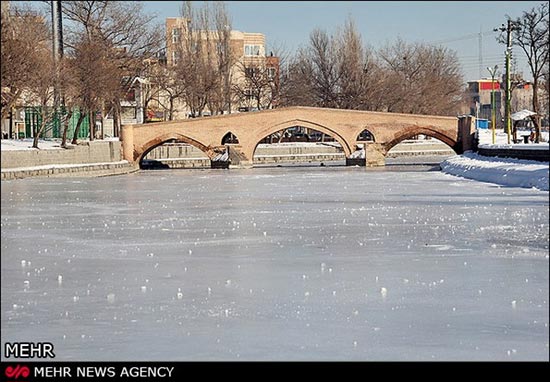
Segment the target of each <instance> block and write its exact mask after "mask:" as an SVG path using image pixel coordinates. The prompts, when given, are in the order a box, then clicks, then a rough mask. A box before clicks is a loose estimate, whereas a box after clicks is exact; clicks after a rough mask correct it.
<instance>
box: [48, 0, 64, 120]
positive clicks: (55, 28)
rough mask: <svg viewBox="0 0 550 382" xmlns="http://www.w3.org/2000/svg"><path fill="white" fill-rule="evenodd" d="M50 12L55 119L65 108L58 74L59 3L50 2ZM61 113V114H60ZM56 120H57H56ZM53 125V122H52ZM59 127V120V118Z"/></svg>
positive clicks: (60, 41)
mask: <svg viewBox="0 0 550 382" xmlns="http://www.w3.org/2000/svg"><path fill="white" fill-rule="evenodd" d="M51 11H52V32H53V36H52V44H53V62H54V70H55V82H54V113H55V114H56V117H59V116H60V114H63V112H64V111H63V110H62V108H63V107H64V106H65V105H64V104H65V102H64V99H63V92H62V91H61V84H60V82H61V78H60V74H59V67H60V63H61V59H62V58H63V25H62V21H61V1H60V0H52V1H51ZM60 112H61V113H60ZM56 119H57V118H56ZM54 123H55V122H54ZM59 123H60V125H61V118H59Z"/></svg>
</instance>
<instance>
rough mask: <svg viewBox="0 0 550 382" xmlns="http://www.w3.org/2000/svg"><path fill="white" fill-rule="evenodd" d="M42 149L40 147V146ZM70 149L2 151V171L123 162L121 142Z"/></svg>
mask: <svg viewBox="0 0 550 382" xmlns="http://www.w3.org/2000/svg"><path fill="white" fill-rule="evenodd" d="M39 147H40V146H39ZM69 147H70V148H68V149H52V150H37V149H33V150H6V151H2V152H1V154H2V157H1V160H2V162H1V163H2V169H3V170H4V169H10V168H18V167H36V166H45V165H53V164H89V163H105V162H119V161H121V160H122V155H121V143H120V141H93V142H83V143H80V144H78V145H77V146H69Z"/></svg>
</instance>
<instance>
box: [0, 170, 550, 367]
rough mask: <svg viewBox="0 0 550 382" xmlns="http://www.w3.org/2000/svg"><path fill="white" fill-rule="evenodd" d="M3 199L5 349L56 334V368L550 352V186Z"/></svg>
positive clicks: (393, 184) (178, 182)
mask: <svg viewBox="0 0 550 382" xmlns="http://www.w3.org/2000/svg"><path fill="white" fill-rule="evenodd" d="M1 191H2V218H1V228H2V230H1V245H2V262H1V268H2V269H1V272H2V278H1V280H2V281H1V283H2V302H1V306H2V327H1V329H2V342H3V343H2V346H3V344H4V342H7V341H10V342H11V341H33V342H38V341H50V342H52V343H53V344H54V346H55V350H54V351H55V354H56V361H57V360H59V361H69V360H90V361H95V360H106V361H108V360H137V361H140V360H367V361H368V360H412V361H415V360H505V361H507V360H546V361H547V360H548V358H549V348H548V336H549V331H548V293H549V288H548V285H549V278H548V261H549V260H548V240H549V235H548V218H549V210H548V204H549V203H548V192H543V191H539V190H536V189H522V188H509V187H508V188H505V187H499V186H496V185H494V184H489V183H481V182H473V181H470V180H464V179H462V178H457V177H451V176H449V175H446V174H442V173H440V172H434V171H429V172H416V171H384V170H376V171H370V170H366V169H365V168H359V167H352V168H346V167H339V168H336V167H324V168H313V167H309V168H300V167H290V168H261V169H252V170H231V171H229V172H227V171H216V170H179V171H178V170H164V171H150V172H140V173H136V174H131V175H127V176H118V177H106V178H79V179H78V180H72V179H65V178H29V179H22V180H17V181H7V182H4V181H3V182H2V183H1ZM151 255H152V256H151ZM58 276H62V283H58ZM304 276H305V277H304ZM526 280H528V282H527V281H526ZM25 281H28V283H26V282H25ZM142 287H145V288H144V289H143V288H142ZM142 290H144V291H142ZM144 292H145V293H144Z"/></svg>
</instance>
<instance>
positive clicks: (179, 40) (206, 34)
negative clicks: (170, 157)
mask: <svg viewBox="0 0 550 382" xmlns="http://www.w3.org/2000/svg"><path fill="white" fill-rule="evenodd" d="M188 23H189V20H188V19H186V18H183V17H169V18H167V19H166V65H167V68H173V67H175V66H177V65H178V63H179V62H180V60H182V55H183V54H185V53H184V52H185V50H184V49H182V45H183V44H185V43H186V38H189V36H190V34H189V32H188V29H187V28H188ZM191 36H194V37H193V38H195V39H200V42H201V43H202V44H201V45H202V49H203V50H205V54H208V52H206V50H208V49H210V50H211V52H210V54H211V57H214V58H213V59H216V51H217V49H219V44H221V42H220V40H221V38H222V37H219V36H220V33H219V32H217V31H204V30H201V31H195V32H193V34H191ZM227 36H228V41H229V49H228V51H229V52H230V58H229V59H228V62H229V66H230V67H229V72H228V76H227V77H228V79H227V82H229V83H226V84H224V87H225V88H227V89H230V90H229V92H230V94H229V95H228V97H230V102H228V106H226V107H225V109H224V110H223V112H224V113H234V112H243V111H253V110H257V109H269V108H273V107H276V106H277V102H278V91H279V58H278V57H276V56H274V55H273V53H272V52H270V53H269V54H267V52H266V42H265V35H264V34H262V33H249V32H241V31H238V30H231V31H229V33H228V35H227ZM226 96H227V95H226ZM176 103H177V105H176V110H175V112H174V114H175V115H174V117H175V118H177V119H181V118H187V117H190V116H193V115H192V113H191V110H190V108H189V105H186V104H185V102H183V100H182V99H179V100H177V102H176ZM149 113H150V114H157V115H158V114H159V112H158V111H157V110H150V111H149ZM214 113H217V111H215V110H209V109H208V108H205V111H204V113H202V115H210V114H214Z"/></svg>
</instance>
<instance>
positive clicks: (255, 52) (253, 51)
mask: <svg viewBox="0 0 550 382" xmlns="http://www.w3.org/2000/svg"><path fill="white" fill-rule="evenodd" d="M260 50H261V45H245V46H244V55H245V56H259V55H260Z"/></svg>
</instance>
